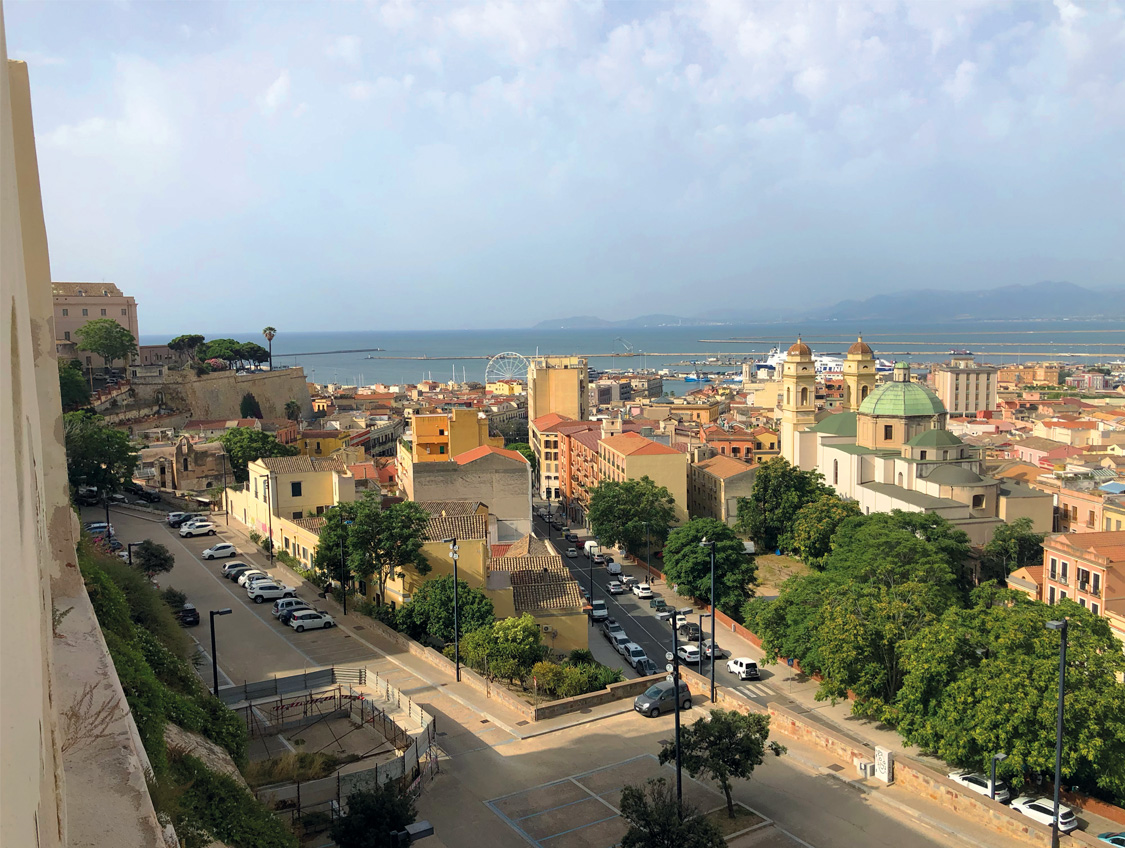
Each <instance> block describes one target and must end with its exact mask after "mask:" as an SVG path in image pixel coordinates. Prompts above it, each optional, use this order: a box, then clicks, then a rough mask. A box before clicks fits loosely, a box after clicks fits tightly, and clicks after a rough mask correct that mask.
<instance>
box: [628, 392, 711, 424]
mask: <svg viewBox="0 0 1125 848" xmlns="http://www.w3.org/2000/svg"><path fill="white" fill-rule="evenodd" d="M643 408H644V415H645V417H646V418H652V419H655V420H656V421H663V420H664V419H665V418H675V419H676V420H677V421H696V422H698V423H700V424H704V425H706V424H712V423H714V422H715V421H718V420H719V417H720V416H721V415H723V414H724V413H726V412H730V398H729V397H725V398H717V397H716V398H694V397H687V398H668V397H662V398H657V399H656V400H654V401H652V402H651V403H645V404H644V407H643Z"/></svg>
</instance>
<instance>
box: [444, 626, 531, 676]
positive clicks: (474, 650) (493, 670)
mask: <svg viewBox="0 0 1125 848" xmlns="http://www.w3.org/2000/svg"><path fill="white" fill-rule="evenodd" d="M541 638H542V637H541V634H540V631H539V625H538V624H537V623H536V621H535V619H534V618H532V617H531V615H530V614H528V613H524V614H523V615H521V616H520V617H519V618H502V619H500V620H499V621H494V622H492V623H491V624H489V625H488V626H486V627H479V628H477V629H476V630H473V631H472V632H470V633H468V634H466V636H465V638H464V639H462V640H461V659H462V660H463V661H464V662H465V663H466V664H467V665H468V666H469V667H470V668H473V669H475V670H476V671H480V672H483V673H485V674H488V675H489V676H491V677H499V678H501V679H503V680H511V681H517V680H522V679H523V678H524V677H526V676H527V675H528V674H530V673H531V669H532V667H533V666H534V665H535V664H536V663H537V662H539V661H540V660H541V659H543V655H544V653H545V651H546V649H545V647H544V645H543V644H542V642H541ZM452 651H453V647H452V646H450V647H448V648H446V654H447V655H452Z"/></svg>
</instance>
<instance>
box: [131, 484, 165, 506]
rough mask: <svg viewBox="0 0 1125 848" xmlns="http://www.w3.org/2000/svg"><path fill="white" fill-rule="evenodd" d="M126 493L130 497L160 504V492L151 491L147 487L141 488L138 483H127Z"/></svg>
mask: <svg viewBox="0 0 1125 848" xmlns="http://www.w3.org/2000/svg"><path fill="white" fill-rule="evenodd" d="M125 491H126V492H128V493H129V494H130V495H133V496H134V497H136V498H138V499H140V500H142V501H147V502H148V503H160V492H158V491H156V490H155V489H149V488H147V487H145V486H139V485H137V484H136V483H126V484H125Z"/></svg>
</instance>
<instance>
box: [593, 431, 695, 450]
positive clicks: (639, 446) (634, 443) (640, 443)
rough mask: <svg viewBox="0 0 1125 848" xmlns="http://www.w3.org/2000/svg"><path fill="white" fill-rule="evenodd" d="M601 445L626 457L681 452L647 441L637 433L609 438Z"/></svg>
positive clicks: (650, 440)
mask: <svg viewBox="0 0 1125 848" xmlns="http://www.w3.org/2000/svg"><path fill="white" fill-rule="evenodd" d="M601 443H602V444H603V445H605V446H606V447H607V448H609V449H610V450H612V451H616V452H617V453H620V454H624V455H625V456H654V455H659V454H678V453H680V451H678V450H676V449H675V448H670V447H668V445H662V444H660V443H659V442H654V441H653V440H652V439H646V438H645V437H644V436H641V435H639V434H637V433H622V434H621V435H619V436H609V437H608V438H605V439H602V440H601Z"/></svg>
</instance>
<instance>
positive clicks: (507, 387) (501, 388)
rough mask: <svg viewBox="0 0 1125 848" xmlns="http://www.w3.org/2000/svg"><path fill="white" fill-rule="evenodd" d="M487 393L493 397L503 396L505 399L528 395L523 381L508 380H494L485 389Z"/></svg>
mask: <svg viewBox="0 0 1125 848" xmlns="http://www.w3.org/2000/svg"><path fill="white" fill-rule="evenodd" d="M484 389H485V391H486V392H488V393H489V394H493V395H502V396H504V397H514V396H516V395H522V394H526V393H527V386H525V385H524V382H523V380H515V379H507V380H493V381H492V382H490V383H488V384H487V385H485V387H484Z"/></svg>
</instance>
